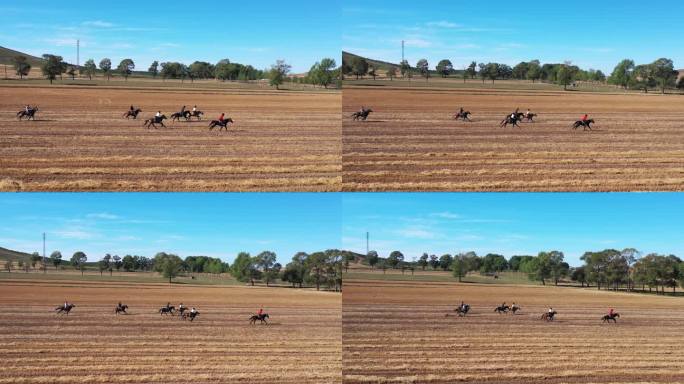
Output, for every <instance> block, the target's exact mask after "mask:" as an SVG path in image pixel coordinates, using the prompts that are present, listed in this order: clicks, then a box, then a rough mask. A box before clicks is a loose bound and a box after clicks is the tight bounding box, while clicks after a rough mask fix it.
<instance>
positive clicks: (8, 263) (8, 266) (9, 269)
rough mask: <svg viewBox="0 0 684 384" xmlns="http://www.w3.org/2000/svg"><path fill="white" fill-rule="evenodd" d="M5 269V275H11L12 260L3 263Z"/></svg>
mask: <svg viewBox="0 0 684 384" xmlns="http://www.w3.org/2000/svg"><path fill="white" fill-rule="evenodd" d="M5 269H7V273H12V260H7V261H5Z"/></svg>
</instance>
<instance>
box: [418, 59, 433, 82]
mask: <svg viewBox="0 0 684 384" xmlns="http://www.w3.org/2000/svg"><path fill="white" fill-rule="evenodd" d="M416 68H418V72H420V74H421V75H423V76H425V81H427V80H428V78H429V77H430V65H429V64H428V61H427V59H420V60H418V63H416Z"/></svg>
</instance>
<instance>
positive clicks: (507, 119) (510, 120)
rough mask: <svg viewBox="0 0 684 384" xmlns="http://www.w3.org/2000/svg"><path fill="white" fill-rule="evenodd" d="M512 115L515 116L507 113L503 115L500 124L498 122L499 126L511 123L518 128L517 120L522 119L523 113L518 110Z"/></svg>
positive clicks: (504, 126) (502, 126)
mask: <svg viewBox="0 0 684 384" xmlns="http://www.w3.org/2000/svg"><path fill="white" fill-rule="evenodd" d="M513 115H515V116H511V115H507V116H506V117H504V119H503V120H501V124H499V128H506V126H508V124H513V126H514V127H518V128H520V126H519V125H518V122H519V121H521V120H522V115H524V113H522V112H518V113H515V114H513Z"/></svg>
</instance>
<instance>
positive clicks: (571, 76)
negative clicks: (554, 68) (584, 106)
mask: <svg viewBox="0 0 684 384" xmlns="http://www.w3.org/2000/svg"><path fill="white" fill-rule="evenodd" d="M578 70H579V68H577V67H576V66H573V65H571V64H570V62H565V63H564V64H561V65H560V67H559V68H558V72H557V74H556V78H557V80H558V84H560V85H562V86H563V90H564V91H567V90H568V84H572V82H573V81H574V80H575V76H576V75H577V72H578Z"/></svg>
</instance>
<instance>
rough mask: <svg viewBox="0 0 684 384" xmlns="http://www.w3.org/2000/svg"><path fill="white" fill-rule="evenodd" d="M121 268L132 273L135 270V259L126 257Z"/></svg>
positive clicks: (129, 256)
mask: <svg viewBox="0 0 684 384" xmlns="http://www.w3.org/2000/svg"><path fill="white" fill-rule="evenodd" d="M121 266H122V267H123V269H124V271H126V272H131V271H134V270H135V259H134V258H133V256H131V255H126V256H124V257H123V259H122V260H121Z"/></svg>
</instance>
